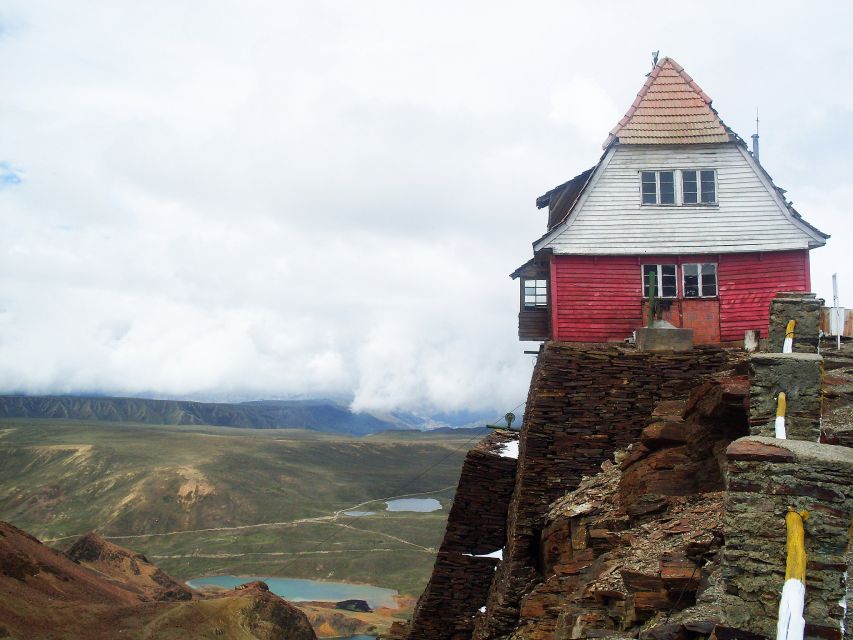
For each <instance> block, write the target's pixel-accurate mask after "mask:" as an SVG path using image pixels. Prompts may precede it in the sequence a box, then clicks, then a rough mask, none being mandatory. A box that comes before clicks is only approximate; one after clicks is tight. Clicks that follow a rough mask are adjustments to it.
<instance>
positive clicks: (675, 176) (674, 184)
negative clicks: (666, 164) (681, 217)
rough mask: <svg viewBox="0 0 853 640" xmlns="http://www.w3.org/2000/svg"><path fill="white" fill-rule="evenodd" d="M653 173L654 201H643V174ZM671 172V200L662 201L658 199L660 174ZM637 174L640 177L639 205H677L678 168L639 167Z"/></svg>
mask: <svg viewBox="0 0 853 640" xmlns="http://www.w3.org/2000/svg"><path fill="white" fill-rule="evenodd" d="M644 173H654V174H655V201H654V202H643V174H644ZM661 173H671V174H672V198H673V201H672V202H667V203H663V202H661V201H660V194H661V192H660V174H661ZM637 176H638V177H639V178H640V205H641V206H643V207H677V206H678V182H679V179H678V170H677V169H641V170H640V171H639V173H638V174H637Z"/></svg>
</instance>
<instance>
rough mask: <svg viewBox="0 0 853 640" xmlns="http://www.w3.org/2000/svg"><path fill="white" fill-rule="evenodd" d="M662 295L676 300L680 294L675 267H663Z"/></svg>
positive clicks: (671, 265)
mask: <svg viewBox="0 0 853 640" xmlns="http://www.w3.org/2000/svg"><path fill="white" fill-rule="evenodd" d="M661 279H662V282H661V284H660V295H661V297H663V298H674V297H675V296H676V294H677V293H678V286H677V284H676V279H675V265H674V264H664V265H661Z"/></svg>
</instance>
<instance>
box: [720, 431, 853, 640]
mask: <svg viewBox="0 0 853 640" xmlns="http://www.w3.org/2000/svg"><path fill="white" fill-rule="evenodd" d="M726 458H727V463H728V477H727V479H728V487H727V494H726V513H725V518H724V529H725V539H726V544H725V549H724V553H723V579H724V583H725V594H724V596H723V612H724V617H725V623H726V624H727V625H729V626H731V627H734V628H737V629H741V630H744V631H749V632H753V633H758V634H761V635H765V636H768V637H773V636H774V635H775V631H776V617H777V612H778V605H779V594H780V593H781V590H782V585H783V584H784V581H785V560H786V539H787V533H786V528H785V515H786V513H787V512H788V509H789V508H793V509H795V510H797V511H802V510H806V511H808V518H807V519H806V521H805V531H806V552H807V554H808V564H807V568H806V610H805V618H806V637H807V638H823V639H826V640H832V639H838V640H840V639H841V638H842V637H843V636H842V632H841V628H842V624H843V623H842V620H843V619H844V616H845V615H846V620H845V621H844V624H846V628H847V633H848V636H846V637H849V634H850V633H851V631H853V616H851V614H853V602H850V595H849V594H848V593H847V588H846V579H845V576H846V572H848V571H849V570H850V569H851V567H850V555H849V553H850V547H849V545H850V543H851V540H850V527H851V516H853V485H851V478H853V450H851V449H849V448H847V447H838V446H831V445H821V444H817V443H814V442H802V441H796V440H776V439H774V438H760V437H750V438H743V439H741V440H737V441H735V442H734V443H732V444H731V445H730V446H729V447H728V449H727V450H726ZM845 603H846V605H847V606H846V614H845V606H844V604H845Z"/></svg>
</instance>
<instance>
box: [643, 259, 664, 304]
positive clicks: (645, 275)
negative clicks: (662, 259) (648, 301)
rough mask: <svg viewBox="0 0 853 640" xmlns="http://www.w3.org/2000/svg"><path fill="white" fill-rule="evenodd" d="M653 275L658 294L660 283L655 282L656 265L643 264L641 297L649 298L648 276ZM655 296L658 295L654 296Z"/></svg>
mask: <svg viewBox="0 0 853 640" xmlns="http://www.w3.org/2000/svg"><path fill="white" fill-rule="evenodd" d="M650 273H654V274H655V289H656V290H657V291H658V292H660V282H657V273H658V266H657V265H656V264H644V265H643V297H644V298H648V297H649V274H650ZM655 295H659V293H658V294H655Z"/></svg>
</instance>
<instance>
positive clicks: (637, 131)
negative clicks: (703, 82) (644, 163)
mask: <svg viewBox="0 0 853 640" xmlns="http://www.w3.org/2000/svg"><path fill="white" fill-rule="evenodd" d="M733 139H735V136H734V134H732V132H731V131H730V130H729V128H728V127H727V126H726V125H725V124H723V121H722V120H720V117H719V116H718V115H717V112H716V111H715V110H714V108H713V107H712V106H711V98H709V97H708V95H707V94H706V93H705V92H704V91H702V88H701V87H700V86H699V85H698V84H696V82H695V81H694V80H693V78H691V77H690V76H689V75H687V73H685V71H684V67H682V66H681V65H680V64H678V63H677V62H676V61H675V60H673V59H672V58H664V59H663V60H661V61H660V62H658V63H657V64H656V65H655V68H654V69H652V72H651V73H650V74H649V76H648V80H646V83H645V84H644V85H643V88H642V89H640V92H639V93H638V94H637V98H636V100H634V104H632V105H631V108H630V109H628V113H626V114H625V117H624V118H622V119H621V120H620V121H619V124H617V125H616V126H615V127H614V128H613V130H612V131H611V132H610V135H609V136H608V137H607V140H605V142H604V147H605V148H607V147H608V146H609V145H610V144H612V143H613V142H614V141H618V142H619V143H620V144H707V143H714V142H729V141H730V140H733Z"/></svg>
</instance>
